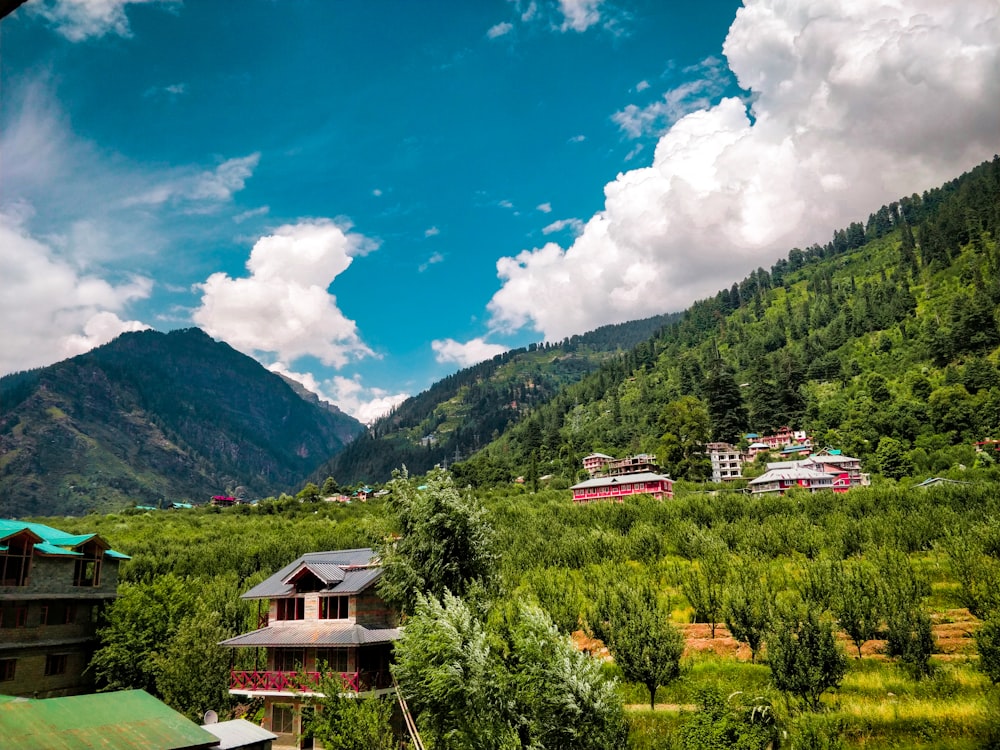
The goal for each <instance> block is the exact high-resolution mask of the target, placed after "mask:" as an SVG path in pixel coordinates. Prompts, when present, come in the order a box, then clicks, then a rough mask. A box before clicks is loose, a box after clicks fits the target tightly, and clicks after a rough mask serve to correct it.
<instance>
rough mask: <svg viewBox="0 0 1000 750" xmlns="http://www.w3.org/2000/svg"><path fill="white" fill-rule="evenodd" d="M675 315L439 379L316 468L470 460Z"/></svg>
mask: <svg viewBox="0 0 1000 750" xmlns="http://www.w3.org/2000/svg"><path fill="white" fill-rule="evenodd" d="M675 317H676V316H669V315H660V316H656V317H653V318H647V319H644V320H637V321H632V322H629V323H621V324H617V325H607V326H602V327H601V328H598V329H596V330H594V331H591V332H589V333H585V334H582V335H576V336H572V337H568V338H566V339H564V340H563V341H561V342H559V343H555V344H553V343H544V344H532V345H531V346H529V347H526V348H522V349H514V350H511V351H508V352H504V353H503V354H499V355H497V356H495V357H493V358H492V359H488V360H486V361H484V362H480V363H479V364H477V365H474V366H472V367H467V368H465V369H464V370H460V371H459V372H457V373H455V374H454V375H449V376H448V377H446V378H444V379H443V380H440V381H438V382H437V383H435V384H434V385H432V386H431V387H430V388H428V389H427V390H426V391H424V392H422V393H420V394H418V395H416V396H413V397H412V398H409V399H407V400H406V401H404V402H403V403H402V404H400V405H399V406H398V407H396V409H394V410H393V411H392V413H390V414H388V415H387V416H385V417H382V418H381V419H379V420H377V421H376V422H375V423H374V424H373V425H372V426H371V428H370V429H369V431H368V434H367V435H365V436H363V437H361V438H359V439H358V440H356V441H355V442H353V443H352V444H351V445H349V446H348V447H347V448H346V449H345V450H344V451H343V452H341V453H338V454H337V455H336V456H334V458H333V459H332V460H331V461H330V462H329V463H327V464H326V465H324V466H323V467H321V468H320V469H319V470H318V471H317V472H316V475H315V477H316V479H317V480H322V479H323V478H324V477H327V476H333V477H335V478H336V479H337V480H338V481H339V482H341V483H348V484H351V483H355V482H363V481H364V482H383V481H386V480H387V479H389V476H390V475H391V473H392V471H393V469H397V468H399V467H400V466H403V465H405V466H406V467H407V468H408V469H409V470H410V471H411V472H412V473H418V474H419V473H423V472H425V471H427V470H428V469H430V468H432V467H433V466H434V465H435V464H445V463H448V464H450V463H452V462H454V461H456V460H460V459H462V458H468V457H469V456H470V455H471V454H472V453H474V452H475V451H477V450H479V449H480V448H482V447H484V446H485V445H487V444H488V443H490V442H491V441H493V440H496V439H497V438H498V437H499V436H500V435H502V434H503V433H504V432H505V430H507V429H508V428H509V426H510V425H512V424H516V423H517V421H518V420H519V419H521V417H522V416H523V415H524V414H526V413H528V412H529V411H530V410H531V409H532V408H534V407H537V406H539V405H541V404H544V403H546V402H547V401H549V400H550V399H551V398H553V397H554V396H555V395H556V394H558V393H559V392H560V391H561V389H562V388H564V387H566V386H567V385H569V384H572V383H576V382H578V381H579V380H581V379H582V378H584V377H585V376H587V375H588V374H590V373H592V372H594V371H595V370H597V368H598V367H599V366H600V365H601V363H602V362H606V361H607V360H608V359H610V358H612V357H614V356H616V355H618V354H621V353H622V352H624V351H628V350H629V349H631V348H632V347H633V346H635V345H636V344H638V343H640V342H642V341H644V340H646V339H648V338H649V337H650V336H652V335H653V334H654V333H655V332H656V331H658V330H660V329H662V328H663V327H664V326H665V325H667V324H668V323H669V322H671V321H672V320H674V318H675Z"/></svg>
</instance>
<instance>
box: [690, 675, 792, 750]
mask: <svg viewBox="0 0 1000 750" xmlns="http://www.w3.org/2000/svg"><path fill="white" fill-rule="evenodd" d="M739 697H742V696H740V695H739V694H733V695H731V696H730V698H729V700H724V699H723V698H722V696H721V695H720V694H719V693H718V692H716V691H714V690H711V689H709V690H705V691H703V692H702V693H701V694H700V695H699V696H698V711H697V713H696V714H695V715H694V717H693V718H692V719H691V720H690V721H688V722H686V723H685V724H684V726H683V728H682V729H681V743H680V746H681V748H682V749H683V750H730V749H732V750H765V749H766V748H770V747H774V746H775V744H776V743H777V741H778V738H779V731H778V728H777V725H776V723H775V720H774V712H773V710H772V709H771V706H770V704H769V703H767V702H766V701H765V700H763V699H761V698H757V699H756V700H755V701H754V702H753V703H751V704H750V705H748V706H744V705H739V704H734V699H735V698H739Z"/></svg>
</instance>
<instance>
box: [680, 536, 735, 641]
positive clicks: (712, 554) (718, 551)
mask: <svg viewBox="0 0 1000 750" xmlns="http://www.w3.org/2000/svg"><path fill="white" fill-rule="evenodd" d="M728 574H729V554H728V550H727V548H726V546H725V544H723V543H722V542H719V541H718V540H715V543H714V544H709V545H707V546H706V547H705V548H703V549H702V551H701V553H700V554H699V555H698V558H697V560H695V561H694V562H693V564H692V565H691V566H690V567H688V568H687V570H685V571H684V573H683V574H682V575H681V588H682V589H683V591H684V595H685V596H686V597H687V599H688V601H689V602H690V603H691V606H692V607H694V621H695V622H707V623H709V626H710V628H711V634H712V638H715V626H716V625H717V624H718V623H719V622H720V621H721V620H722V613H723V609H724V608H725V603H726V578H727V576H728Z"/></svg>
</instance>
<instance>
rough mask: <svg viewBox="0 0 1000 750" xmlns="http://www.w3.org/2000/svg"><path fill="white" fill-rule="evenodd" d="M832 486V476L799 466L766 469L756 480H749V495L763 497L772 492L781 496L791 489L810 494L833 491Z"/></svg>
mask: <svg viewBox="0 0 1000 750" xmlns="http://www.w3.org/2000/svg"><path fill="white" fill-rule="evenodd" d="M792 463H794V462H792ZM768 466H771V464H768ZM833 484H834V477H833V475H832V474H827V473H826V472H822V471H815V470H813V469H806V468H803V467H801V466H796V467H791V468H779V469H768V470H767V471H766V472H765V473H764V474H761V475H760V476H759V477H757V478H756V479H752V480H750V494H751V495H763V494H767V493H770V492H774V493H777V494H779V495H783V494H785V492H786V491H787V490H789V489H791V488H792V487H801V488H803V489H806V490H809V491H810V492H818V491H819V490H832V489H834V486H833Z"/></svg>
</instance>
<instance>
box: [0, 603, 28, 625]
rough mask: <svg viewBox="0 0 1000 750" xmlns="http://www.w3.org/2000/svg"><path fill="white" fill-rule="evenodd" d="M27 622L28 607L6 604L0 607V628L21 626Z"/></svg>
mask: <svg viewBox="0 0 1000 750" xmlns="http://www.w3.org/2000/svg"><path fill="white" fill-rule="evenodd" d="M27 624H28V607H27V606H26V605H24V604H8V605H7V606H5V607H3V608H2V609H0V628H23V627H24V626H25V625H27Z"/></svg>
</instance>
